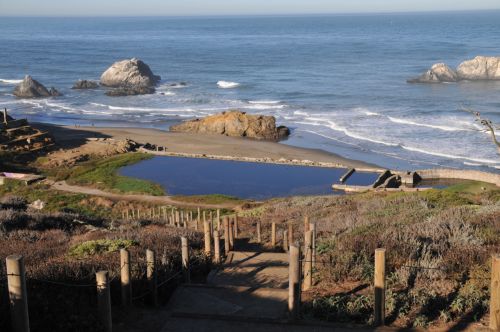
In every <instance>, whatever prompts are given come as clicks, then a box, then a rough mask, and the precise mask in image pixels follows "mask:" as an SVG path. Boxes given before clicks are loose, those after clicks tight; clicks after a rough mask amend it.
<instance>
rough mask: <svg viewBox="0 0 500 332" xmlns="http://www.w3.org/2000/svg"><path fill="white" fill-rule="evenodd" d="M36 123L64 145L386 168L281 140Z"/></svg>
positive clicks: (369, 168)
mask: <svg viewBox="0 0 500 332" xmlns="http://www.w3.org/2000/svg"><path fill="white" fill-rule="evenodd" d="M33 126H35V127H38V128H40V129H43V130H47V131H49V132H50V133H51V134H52V135H53V136H54V138H55V141H56V144H57V145H58V146H59V147H61V148H77V147H78V146H79V145H81V144H84V142H85V141H87V140H93V139H99V138H108V139H115V140H123V139H131V140H133V141H135V142H138V143H140V144H146V143H150V144H154V145H158V146H164V147H166V149H167V150H166V151H151V150H146V149H144V148H141V149H140V151H141V152H145V153H150V154H155V155H159V156H176V157H190V158H205V159H218V160H234V161H243V162H256V163H272V164H286V165H297V166H311V167H330V168H356V169H357V170H359V171H361V172H362V171H376V172H378V171H383V170H385V169H383V168H381V167H379V166H377V165H373V164H369V163H366V162H363V161H358V160H351V159H348V158H344V157H341V156H339V155H336V154H334V153H330V152H326V151H323V150H319V149H308V148H301V147H295V146H291V145H286V144H280V143H279V142H271V141H260V140H253V139H248V138H240V137H229V136H223V135H204V134H203V135H202V134H191V133H177V132H175V133H174V132H168V131H163V130H159V129H152V128H133V127H78V128H75V127H73V126H63V125H55V124H50V123H33Z"/></svg>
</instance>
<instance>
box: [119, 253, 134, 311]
mask: <svg viewBox="0 0 500 332" xmlns="http://www.w3.org/2000/svg"><path fill="white" fill-rule="evenodd" d="M120 277H121V286H122V304H123V305H124V306H129V305H131V304H132V282H131V277H130V252H129V251H128V250H127V249H120Z"/></svg>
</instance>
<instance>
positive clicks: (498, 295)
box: [490, 255, 500, 331]
mask: <svg viewBox="0 0 500 332" xmlns="http://www.w3.org/2000/svg"><path fill="white" fill-rule="evenodd" d="M490 329H491V330H493V331H500V255H493V256H492V257H491V295H490Z"/></svg>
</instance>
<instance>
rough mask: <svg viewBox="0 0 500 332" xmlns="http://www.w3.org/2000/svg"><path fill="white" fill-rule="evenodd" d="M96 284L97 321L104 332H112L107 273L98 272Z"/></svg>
mask: <svg viewBox="0 0 500 332" xmlns="http://www.w3.org/2000/svg"><path fill="white" fill-rule="evenodd" d="M95 278H96V282H97V309H98V311H99V319H100V321H101V324H102V325H103V327H104V331H106V332H112V331H113V322H112V319H111V292H110V287H109V276H108V271H99V272H97V273H96V274H95Z"/></svg>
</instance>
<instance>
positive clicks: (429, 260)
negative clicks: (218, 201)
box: [242, 181, 500, 328]
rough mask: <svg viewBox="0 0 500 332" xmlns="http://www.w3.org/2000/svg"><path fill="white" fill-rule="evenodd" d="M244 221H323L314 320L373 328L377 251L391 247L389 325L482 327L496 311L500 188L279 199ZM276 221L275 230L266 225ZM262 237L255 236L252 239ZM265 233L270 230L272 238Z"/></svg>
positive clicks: (312, 297)
mask: <svg viewBox="0 0 500 332" xmlns="http://www.w3.org/2000/svg"><path fill="white" fill-rule="evenodd" d="M242 215H244V217H242V219H243V221H242V224H243V223H244V222H245V220H246V221H248V220H255V219H257V218H260V219H261V220H262V221H263V222H264V224H263V225H264V226H263V227H267V228H268V229H270V225H269V223H271V222H276V223H278V227H279V229H280V232H281V233H280V234H282V231H283V230H284V229H285V228H284V227H283V226H279V224H285V223H292V224H293V225H294V238H295V239H302V237H303V234H302V232H303V227H304V226H303V220H304V217H305V216H309V218H310V221H311V222H315V223H316V224H317V236H318V237H317V251H318V254H317V262H318V263H317V265H316V268H315V269H316V273H315V284H316V286H315V287H313V289H312V290H311V291H309V292H306V294H305V295H304V298H303V299H304V301H305V305H304V307H303V315H304V316H305V317H310V318H315V319H322V320H327V321H337V322H338V321H342V322H354V323H362V324H370V323H372V322H373V317H372V308H373V301H374V299H373V289H372V286H371V285H372V282H373V281H372V280H373V274H374V251H375V249H376V248H385V249H386V250H387V254H386V256H387V257H386V259H387V282H388V290H387V295H386V312H387V315H388V318H387V323H388V324H389V325H393V326H397V327H420V328H433V327H443V326H455V325H457V324H462V323H467V322H473V321H480V320H481V319H482V318H483V317H484V315H485V313H487V311H488V303H489V283H490V264H491V259H490V257H491V254H493V253H498V252H500V190H499V189H498V188H497V187H494V186H489V185H486V184H484V183H480V182H472V181H471V182H466V183H461V184H458V185H455V186H451V187H449V188H447V189H443V190H434V189H433V190H429V191H422V192H414V193H402V192H398V193H364V194H355V195H345V196H336V197H335V196H323V197H292V198H284V199H274V200H271V201H268V202H266V203H264V204H263V205H261V206H259V207H257V208H254V209H251V210H246V211H244V213H242ZM266 224H267V225H266ZM251 232H252V230H251V229H250V236H253V235H252V234H251ZM264 233H268V232H266V231H264Z"/></svg>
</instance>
